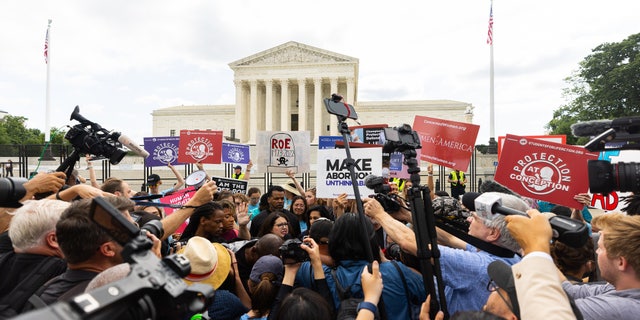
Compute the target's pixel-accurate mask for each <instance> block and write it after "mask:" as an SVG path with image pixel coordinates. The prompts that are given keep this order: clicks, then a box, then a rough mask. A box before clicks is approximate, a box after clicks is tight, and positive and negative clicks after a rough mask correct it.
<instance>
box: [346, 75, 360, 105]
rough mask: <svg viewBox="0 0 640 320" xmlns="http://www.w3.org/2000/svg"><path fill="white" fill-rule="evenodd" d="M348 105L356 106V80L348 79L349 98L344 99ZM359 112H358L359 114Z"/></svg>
mask: <svg viewBox="0 0 640 320" xmlns="http://www.w3.org/2000/svg"><path fill="white" fill-rule="evenodd" d="M344 98H345V99H346V101H345V102H346V103H348V104H350V105H353V106H354V107H355V106H356V101H355V100H356V79H355V78H347V96H346V97H344ZM357 111H358V110H356V112H357Z"/></svg>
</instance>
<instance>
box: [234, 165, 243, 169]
mask: <svg viewBox="0 0 640 320" xmlns="http://www.w3.org/2000/svg"><path fill="white" fill-rule="evenodd" d="M233 168H234V169H242V167H241V166H235V167H233Z"/></svg>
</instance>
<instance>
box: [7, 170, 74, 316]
mask: <svg viewBox="0 0 640 320" xmlns="http://www.w3.org/2000/svg"><path fill="white" fill-rule="evenodd" d="M63 175H64V174H63ZM44 176H47V175H44V174H43V175H42V176H41V177H44ZM56 179H60V178H56ZM60 180H62V179H60ZM32 181H33V180H32ZM36 181H37V180H36ZM58 183H60V184H59V185H61V183H62V181H58V180H56V183H55V185H58ZM68 206H69V203H67V202H62V201H57V200H48V199H42V200H29V201H26V202H25V204H24V206H22V207H20V208H18V209H17V210H16V211H15V212H14V213H13V218H12V220H11V224H10V226H9V232H8V235H9V237H10V238H11V240H12V242H13V250H12V251H8V252H5V253H3V254H2V255H0V274H2V277H0V318H5V317H11V316H15V315H16V314H18V313H20V312H22V309H23V307H24V305H25V303H26V302H27V300H28V299H29V297H30V296H31V295H32V294H33V293H34V292H35V291H36V290H37V289H38V288H40V287H41V286H42V285H43V284H44V283H45V282H47V281H49V279H51V278H53V277H55V276H57V275H59V274H61V273H63V272H64V271H65V269H66V263H65V261H64V260H62V257H63V254H62V251H61V250H60V247H59V245H58V242H57V240H56V234H55V233H56V229H55V226H56V223H57V222H58V220H59V219H60V215H61V214H62V212H63V211H64V210H65V209H66V208H67V207H68Z"/></svg>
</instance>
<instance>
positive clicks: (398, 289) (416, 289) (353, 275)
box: [296, 260, 426, 319]
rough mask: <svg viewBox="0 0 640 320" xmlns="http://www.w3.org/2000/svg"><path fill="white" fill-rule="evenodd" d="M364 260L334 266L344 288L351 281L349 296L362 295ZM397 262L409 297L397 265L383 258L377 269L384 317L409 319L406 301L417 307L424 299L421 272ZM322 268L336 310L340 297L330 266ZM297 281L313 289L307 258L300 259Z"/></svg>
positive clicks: (346, 261) (357, 296)
mask: <svg viewBox="0 0 640 320" xmlns="http://www.w3.org/2000/svg"><path fill="white" fill-rule="evenodd" d="M367 264H368V263H367V261H364V260H344V261H341V262H340V263H339V266H338V267H337V269H336V275H337V277H338V280H339V281H340V284H342V286H343V287H344V288H346V287H348V286H349V285H351V292H352V296H353V297H355V298H362V297H363V292H362V286H361V284H360V275H361V274H362V269H363V268H364V267H365V266H366V265H367ZM397 264H398V267H400V270H402V273H403V274H404V277H405V279H406V281H407V291H408V292H409V295H410V297H409V298H407V297H406V295H405V289H404V285H403V283H402V278H401V276H400V274H399V273H398V271H397V270H396V267H394V266H393V264H392V263H391V262H383V263H382V264H380V272H381V273H382V279H383V281H384V288H383V289H382V300H383V301H384V306H385V309H386V312H387V319H411V318H410V313H409V312H410V310H409V306H410V303H409V302H412V304H413V305H414V306H417V308H420V304H421V303H422V302H424V300H425V299H426V293H425V289H424V284H423V283H422V275H420V274H418V273H415V272H413V271H412V270H411V269H409V268H407V267H406V266H405V265H403V264H402V263H401V262H397ZM322 268H323V269H324V274H325V277H326V279H327V285H328V286H329V289H330V290H331V293H332V295H333V301H334V305H335V306H336V310H337V309H338V308H339V307H340V298H339V297H338V292H337V290H336V283H335V281H334V280H333V275H332V274H331V268H330V267H327V266H324V265H323V266H322ZM296 285H297V286H300V287H306V288H311V289H314V288H313V270H312V268H311V264H310V263H309V262H303V263H302V265H301V266H300V269H299V270H298V274H297V275H296Z"/></svg>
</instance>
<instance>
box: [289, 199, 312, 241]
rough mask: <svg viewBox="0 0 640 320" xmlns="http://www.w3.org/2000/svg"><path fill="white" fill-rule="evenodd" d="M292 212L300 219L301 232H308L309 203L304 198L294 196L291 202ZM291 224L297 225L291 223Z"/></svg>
mask: <svg viewBox="0 0 640 320" xmlns="http://www.w3.org/2000/svg"><path fill="white" fill-rule="evenodd" d="M291 212H292V213H293V214H294V215H295V216H296V217H297V218H298V221H297V223H298V224H300V232H302V233H304V232H305V231H307V229H308V228H309V227H308V224H307V223H308V222H307V221H308V218H307V201H306V200H305V198H304V197H302V196H294V197H293V199H292V200H291ZM291 223H296V222H295V221H291Z"/></svg>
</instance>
